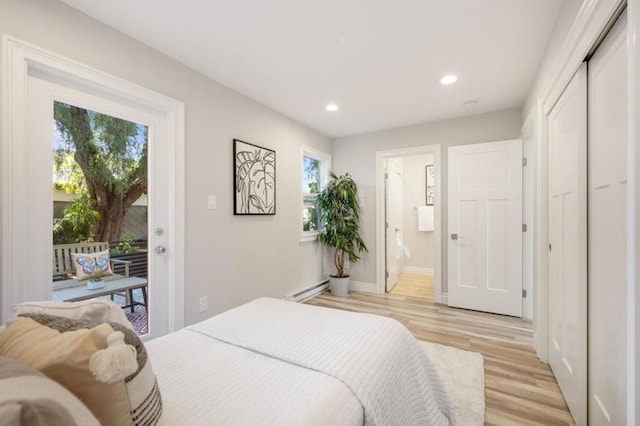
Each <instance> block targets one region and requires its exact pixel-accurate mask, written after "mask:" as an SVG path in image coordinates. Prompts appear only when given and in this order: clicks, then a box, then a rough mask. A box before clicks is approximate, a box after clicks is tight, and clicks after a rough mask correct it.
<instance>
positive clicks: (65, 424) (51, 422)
mask: <svg viewBox="0 0 640 426" xmlns="http://www.w3.org/2000/svg"><path fill="white" fill-rule="evenodd" d="M0 424H2V425H11V426H13V425H15V426H100V423H99V422H98V419H96V418H95V416H94V415H93V414H91V411H89V409H88V408H87V407H86V406H85V405H84V404H83V403H82V402H81V401H80V400H79V399H78V398H76V396H75V395H73V394H72V393H71V392H69V391H68V390H67V389H65V388H64V387H62V386H61V385H60V384H59V383H57V382H55V381H53V380H51V379H50V378H48V377H47V376H45V375H44V374H42V373H41V372H39V371H37V370H34V369H33V368H31V367H29V366H28V365H26V364H24V363H22V362H19V361H16V360H14V359H11V358H6V357H2V356H0Z"/></svg>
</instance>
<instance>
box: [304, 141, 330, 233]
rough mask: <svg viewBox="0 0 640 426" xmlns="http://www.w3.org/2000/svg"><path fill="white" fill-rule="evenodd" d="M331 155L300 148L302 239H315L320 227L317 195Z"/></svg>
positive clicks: (327, 173) (327, 174)
mask: <svg viewBox="0 0 640 426" xmlns="http://www.w3.org/2000/svg"><path fill="white" fill-rule="evenodd" d="M330 168H331V157H330V156H329V155H328V154H326V153H324V152H320V151H316V150H314V149H310V148H303V150H302V241H312V240H315V238H316V235H318V231H319V230H320V229H321V228H322V226H321V224H320V219H319V213H318V208H317V205H318V195H319V194H320V191H321V190H322V188H323V187H324V185H325V184H326V183H327V179H328V177H329V169H330Z"/></svg>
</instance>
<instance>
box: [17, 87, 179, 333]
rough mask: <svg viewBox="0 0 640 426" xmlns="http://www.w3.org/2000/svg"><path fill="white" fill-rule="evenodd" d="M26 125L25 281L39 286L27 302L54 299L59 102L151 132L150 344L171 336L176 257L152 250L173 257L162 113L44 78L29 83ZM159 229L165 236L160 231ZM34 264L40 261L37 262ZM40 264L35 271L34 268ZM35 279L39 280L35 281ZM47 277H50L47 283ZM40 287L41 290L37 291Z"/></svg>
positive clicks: (149, 153)
mask: <svg viewBox="0 0 640 426" xmlns="http://www.w3.org/2000/svg"><path fill="white" fill-rule="evenodd" d="M28 96H29V97H28V120H29V130H28V132H29V134H28V144H29V146H28V147H26V149H28V150H29V152H30V153H31V154H32V155H31V158H30V164H29V165H30V167H32V170H31V171H30V172H29V173H28V177H27V182H26V185H27V186H28V188H30V189H29V191H28V192H27V194H28V195H27V197H25V198H26V199H28V202H29V204H30V207H31V208H30V209H29V218H28V220H27V222H28V223H29V226H28V228H29V229H30V232H28V233H26V234H25V238H26V239H27V240H28V242H27V244H28V246H29V247H32V248H34V249H36V248H37V249H36V250H34V251H33V252H32V257H31V259H29V261H30V262H31V263H32V265H33V267H32V268H29V272H27V273H28V274H33V279H29V278H27V280H26V282H30V283H41V284H40V286H34V287H33V288H30V289H27V294H25V295H23V300H44V299H47V300H50V299H51V291H52V286H51V270H52V266H51V259H52V246H51V229H52V215H51V212H52V207H51V206H52V205H53V202H52V201H53V198H52V191H51V188H52V180H51V179H52V168H53V155H52V153H53V149H52V139H53V133H52V123H53V104H54V101H59V102H63V103H67V104H71V105H75V106H79V107H82V108H85V109H88V110H92V111H96V112H100V113H103V114H106V115H110V116H113V117H117V118H121V119H124V120H128V121H132V122H135V123H140V124H143V125H145V126H147V127H148V133H149V137H148V171H147V179H148V191H147V194H148V200H149V202H148V213H147V214H148V218H147V220H148V227H149V230H148V247H149V255H148V282H149V286H148V304H149V306H148V307H147V308H148V309H147V313H148V320H149V327H148V334H146V338H147V339H151V338H153V337H158V336H161V335H163V334H166V333H168V332H169V331H170V330H171V329H172V325H171V323H170V321H171V319H170V315H167V314H166V313H167V312H170V311H171V309H170V307H169V303H170V298H169V297H167V296H168V295H169V293H170V290H169V285H168V279H169V276H170V274H171V273H172V263H171V262H172V257H171V256H169V255H167V254H166V253H165V254H156V253H155V251H154V248H156V247H164V248H165V249H167V251H168V252H169V253H171V246H170V245H171V239H170V238H168V236H170V235H171V229H168V225H167V224H168V218H167V216H168V212H169V211H170V210H171V208H172V206H171V203H170V200H169V197H168V196H167V194H169V193H170V192H171V191H169V190H168V185H169V182H168V181H167V178H166V173H165V171H166V170H167V169H168V167H167V164H168V162H169V161H171V159H170V157H169V155H168V152H167V143H166V141H165V140H164V137H165V134H166V132H165V129H164V126H165V121H164V119H163V116H162V115H161V114H156V113H153V112H150V111H146V110H142V109H138V108H134V107H132V106H129V105H127V104H125V103H120V102H116V101H114V100H110V99H107V98H105V97H101V96H95V95H92V94H89V93H86V92H84V91H80V90H76V89H72V88H70V87H66V86H64V85H61V84H56V83H52V82H49V81H46V80H43V79H41V78H36V77H29V78H28ZM157 230H161V232H156V231H157ZM34 259H37V261H36V262H34ZM36 265H37V266H36ZM36 277H37V278H36ZM45 277H46V278H45ZM36 287H39V288H36Z"/></svg>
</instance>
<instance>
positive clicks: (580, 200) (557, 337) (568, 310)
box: [548, 64, 587, 425]
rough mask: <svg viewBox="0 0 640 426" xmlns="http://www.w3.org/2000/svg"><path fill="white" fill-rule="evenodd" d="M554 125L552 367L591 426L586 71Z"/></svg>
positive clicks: (555, 112) (559, 107)
mask: <svg viewBox="0 0 640 426" xmlns="http://www.w3.org/2000/svg"><path fill="white" fill-rule="evenodd" d="M548 123H549V242H550V244H549V250H550V253H549V364H550V365H551V368H552V370H553V373H554V375H555V376H556V379H557V380H558V384H559V385H560V389H561V390H562V393H563V395H564V398H565V400H566V401H567V405H568V406H569V409H570V410H571V414H573V417H574V419H575V421H576V424H578V425H586V424H587V185H586V184H587V67H586V64H582V66H581V67H580V68H579V69H578V72H577V73H576V74H575V76H574V77H573V79H572V80H571V82H570V83H569V85H568V86H567V88H566V89H565V91H564V93H563V94H562V96H560V99H559V100H558V102H557V103H556V105H555V106H554V107H553V109H552V110H551V112H550V113H549V117H548Z"/></svg>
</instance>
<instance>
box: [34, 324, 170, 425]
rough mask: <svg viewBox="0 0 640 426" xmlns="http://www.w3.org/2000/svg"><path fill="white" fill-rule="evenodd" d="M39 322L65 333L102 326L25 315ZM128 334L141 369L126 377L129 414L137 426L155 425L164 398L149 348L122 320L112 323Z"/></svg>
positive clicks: (127, 343) (126, 340)
mask: <svg viewBox="0 0 640 426" xmlns="http://www.w3.org/2000/svg"><path fill="white" fill-rule="evenodd" d="M23 316H26V317H29V318H31V319H33V320H35V321H37V322H38V323H40V324H42V325H45V326H47V327H50V328H53V329H55V330H58V331H61V332H68V331H75V330H83V329H93V328H94V327H96V326H99V324H98V323H95V322H91V321H77V320H71V319H67V318H59V317H55V316H51V315H43V314H24V315H23ZM109 325H110V326H111V327H112V328H113V330H115V331H116V332H121V333H122V334H123V336H124V343H125V344H126V345H127V346H130V347H133V348H135V354H136V361H137V369H136V370H135V371H134V372H132V373H130V374H129V375H127V376H126V377H124V383H125V387H126V391H127V397H128V402H129V413H130V417H131V421H132V423H133V424H134V425H155V424H156V423H157V422H158V420H159V419H160V416H161V415H162V398H161V397H160V389H159V388H158V384H157V381H156V377H155V374H154V373H153V370H152V368H151V363H150V362H149V358H148V356H147V351H146V349H145V347H144V344H143V343H142V341H141V340H140V338H139V337H138V336H137V335H136V334H135V332H134V331H133V330H131V329H129V328H127V327H124V326H122V325H121V324H118V323H109Z"/></svg>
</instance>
